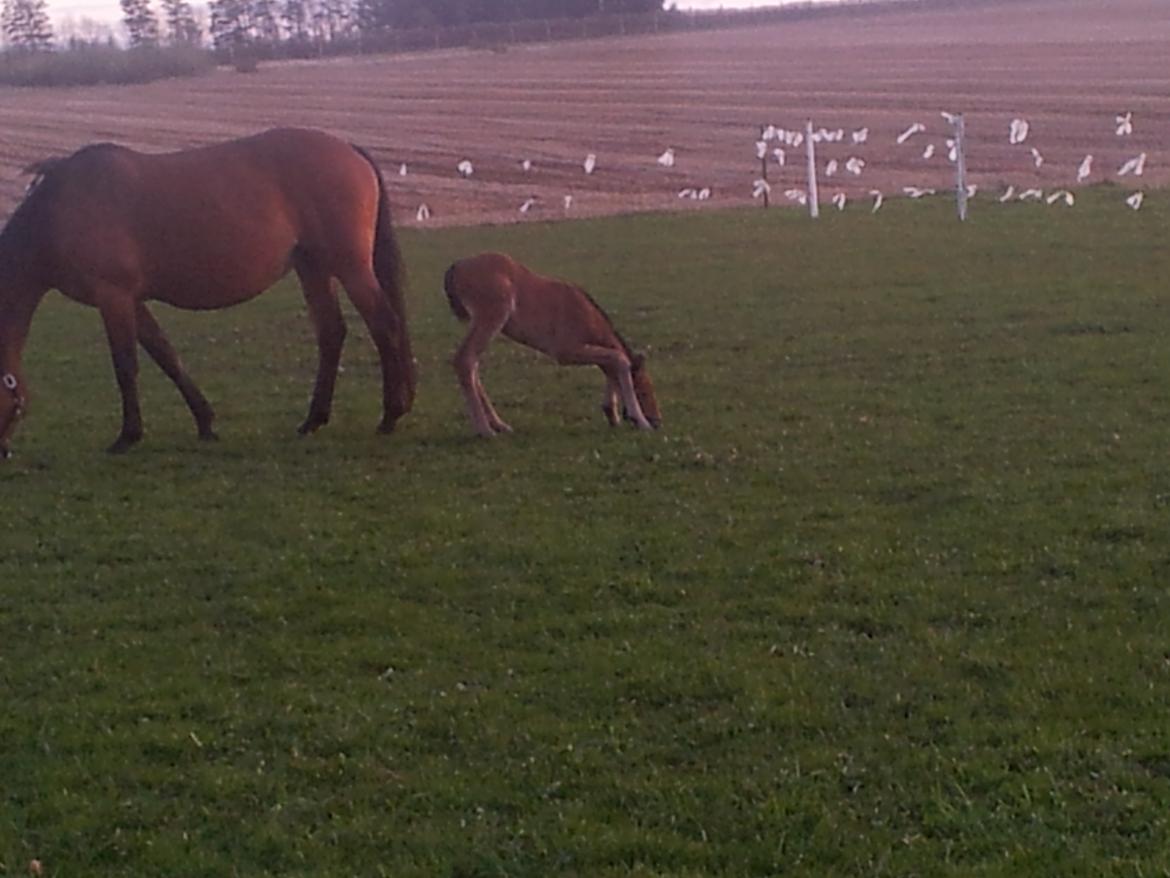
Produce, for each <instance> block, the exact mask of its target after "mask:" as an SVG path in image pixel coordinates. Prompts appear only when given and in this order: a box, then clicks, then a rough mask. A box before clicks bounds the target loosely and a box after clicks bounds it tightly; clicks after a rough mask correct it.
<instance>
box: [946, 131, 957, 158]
mask: <svg viewBox="0 0 1170 878" xmlns="http://www.w3.org/2000/svg"><path fill="white" fill-rule="evenodd" d="M958 160H959V141H957V140H955V139H954V138H953V137H948V138H947V161H949V162H957V161H958Z"/></svg>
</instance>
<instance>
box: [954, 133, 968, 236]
mask: <svg viewBox="0 0 1170 878" xmlns="http://www.w3.org/2000/svg"><path fill="white" fill-rule="evenodd" d="M955 201H956V203H957V204H958V207H959V222H964V223H965V222H966V221H967V123H966V121H965V120H964V119H963V114H962V113H959V114H958V115H957V116H956V117H955Z"/></svg>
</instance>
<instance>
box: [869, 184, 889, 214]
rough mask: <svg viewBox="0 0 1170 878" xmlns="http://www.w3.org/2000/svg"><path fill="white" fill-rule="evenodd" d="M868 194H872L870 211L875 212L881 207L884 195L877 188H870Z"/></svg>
mask: <svg viewBox="0 0 1170 878" xmlns="http://www.w3.org/2000/svg"><path fill="white" fill-rule="evenodd" d="M869 194H870V195H872V196H873V210H871V211H870V213H877V212H878V211H879V210H881V209H882V202H883V201H885V200H886V199H885V196H884V195H882V193H881V190H879V189H870V190H869Z"/></svg>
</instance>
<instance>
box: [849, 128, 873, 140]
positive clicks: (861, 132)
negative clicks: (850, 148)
mask: <svg viewBox="0 0 1170 878" xmlns="http://www.w3.org/2000/svg"><path fill="white" fill-rule="evenodd" d="M852 136H853V142H854V143H865V142H866V141H867V140H869V129H868V128H858V129H857V130H856V131H854V132H853V135H852Z"/></svg>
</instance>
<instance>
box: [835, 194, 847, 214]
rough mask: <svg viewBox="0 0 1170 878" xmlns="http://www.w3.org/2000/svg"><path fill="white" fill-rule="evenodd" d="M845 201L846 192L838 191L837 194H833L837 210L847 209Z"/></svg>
mask: <svg viewBox="0 0 1170 878" xmlns="http://www.w3.org/2000/svg"><path fill="white" fill-rule="evenodd" d="M845 201H846V198H845V193H844V192H838V193H837V194H836V195H834V196H833V204H835V205H836V206H837V210H844V209H845Z"/></svg>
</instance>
